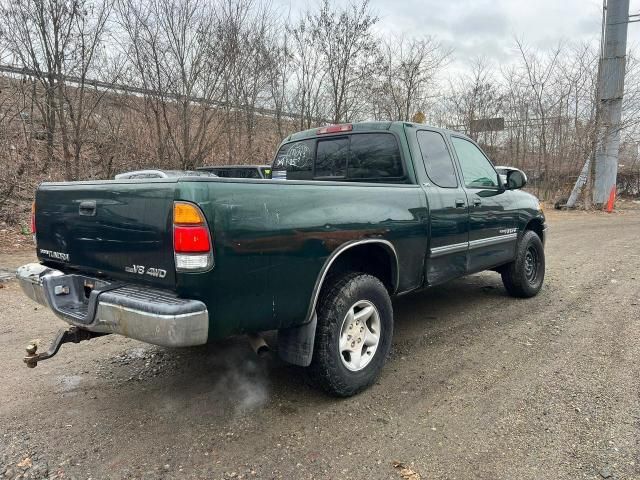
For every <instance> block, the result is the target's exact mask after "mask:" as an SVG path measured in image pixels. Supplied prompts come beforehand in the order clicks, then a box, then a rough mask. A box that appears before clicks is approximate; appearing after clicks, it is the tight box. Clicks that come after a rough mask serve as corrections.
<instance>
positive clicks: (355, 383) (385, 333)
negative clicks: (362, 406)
mask: <svg viewBox="0 0 640 480" xmlns="http://www.w3.org/2000/svg"><path fill="white" fill-rule="evenodd" d="M327 282H331V284H330V286H328V287H327V288H324V289H323V292H322V294H321V296H320V299H319V302H318V309H317V314H318V327H317V332H316V337H315V342H314V344H315V347H314V352H313V360H312V362H311V365H310V367H309V371H310V374H311V376H312V378H313V380H314V381H315V382H316V383H317V384H318V385H319V386H320V387H321V388H323V389H324V390H325V391H327V392H328V393H330V394H332V395H336V396H340V397H348V396H351V395H354V394H356V393H358V392H360V391H361V390H363V389H365V388H366V387H368V386H369V385H371V384H372V383H373V382H374V381H375V380H376V378H377V377H378V375H379V374H380V371H381V370H382V366H383V365H384V363H385V360H386V357H387V355H388V353H389V349H390V347H391V338H392V336H393V309H392V307H391V299H390V298H389V293H388V292H387V289H386V288H385V287H384V285H383V284H382V282H381V281H380V280H378V279H377V278H376V277H373V276H371V275H366V274H362V273H348V274H345V275H342V276H340V277H337V278H333V279H328V280H327Z"/></svg>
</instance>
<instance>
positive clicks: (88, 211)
mask: <svg viewBox="0 0 640 480" xmlns="http://www.w3.org/2000/svg"><path fill="white" fill-rule="evenodd" d="M78 213H79V214H80V215H84V216H87V217H93V216H95V214H96V201H95V200H85V201H84V202H80V207H79V208H78Z"/></svg>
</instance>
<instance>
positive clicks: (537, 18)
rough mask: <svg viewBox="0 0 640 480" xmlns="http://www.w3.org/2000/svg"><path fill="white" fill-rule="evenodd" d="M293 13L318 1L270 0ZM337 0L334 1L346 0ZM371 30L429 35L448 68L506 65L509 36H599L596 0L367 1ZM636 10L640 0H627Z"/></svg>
mask: <svg viewBox="0 0 640 480" xmlns="http://www.w3.org/2000/svg"><path fill="white" fill-rule="evenodd" d="M274 3H275V4H276V5H281V6H282V8H283V10H285V12H286V10H288V9H289V8H290V9H291V13H292V15H293V16H295V15H296V13H298V12H299V11H300V10H303V9H304V8H305V6H306V5H308V4H311V5H316V4H317V3H318V0H274ZM346 3H347V2H346V1H337V2H336V4H338V5H342V4H346ZM371 7H372V9H373V10H374V12H375V13H377V15H378V16H379V18H380V20H379V23H378V25H377V26H376V28H377V30H379V31H381V32H385V33H386V32H389V33H397V34H400V33H405V34H408V35H411V34H416V35H423V34H424V35H433V36H435V37H437V38H438V39H439V40H440V41H441V42H442V43H443V44H444V45H446V46H449V47H452V48H453V49H454V56H453V59H454V61H453V63H452V64H451V71H456V70H458V69H464V66H465V64H467V63H468V60H470V59H473V58H474V57H478V56H485V57H487V58H489V59H491V60H492V61H494V62H499V63H506V62H509V61H510V60H511V59H513V58H514V57H515V56H517V55H518V53H517V51H516V49H515V46H514V38H515V37H516V36H517V37H518V38H520V39H522V40H523V41H524V43H525V44H526V45H529V46H531V47H539V48H551V47H553V46H555V45H556V44H557V43H558V42H559V41H562V40H587V41H593V42H595V43H596V44H597V43H598V42H599V39H600V28H601V21H602V15H601V12H602V0H371ZM630 10H631V13H632V14H633V13H640V0H631V9H630ZM628 45H629V46H630V47H633V48H634V50H636V51H639V53H640V23H631V24H629V43H628Z"/></svg>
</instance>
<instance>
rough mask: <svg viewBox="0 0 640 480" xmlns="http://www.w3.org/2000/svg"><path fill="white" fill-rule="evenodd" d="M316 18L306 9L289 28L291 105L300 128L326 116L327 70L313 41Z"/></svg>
mask: <svg viewBox="0 0 640 480" xmlns="http://www.w3.org/2000/svg"><path fill="white" fill-rule="evenodd" d="M313 21H314V19H313V15H312V13H311V12H306V13H305V14H304V15H303V16H302V17H301V18H300V19H299V20H298V21H297V22H296V23H294V24H293V25H289V26H288V28H287V33H288V36H289V38H290V49H291V61H292V68H293V79H294V80H293V85H292V98H291V105H292V107H293V109H294V111H295V112H296V113H298V115H299V121H298V128H299V129H305V128H311V127H312V126H313V125H314V124H316V121H317V120H318V119H320V118H322V117H323V116H324V115H325V111H324V110H323V109H322V102H321V98H322V86H323V85H324V80H325V77H326V70H325V69H324V68H323V67H322V65H323V64H322V58H321V52H320V50H319V48H318V47H317V46H316V44H315V43H314V41H315V38H316V37H315V34H314V30H313V28H314V27H313Z"/></svg>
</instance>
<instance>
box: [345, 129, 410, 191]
mask: <svg viewBox="0 0 640 480" xmlns="http://www.w3.org/2000/svg"><path fill="white" fill-rule="evenodd" d="M348 177H349V180H352V181H390V179H397V180H398V179H402V178H403V177H404V171H403V169H402V158H401V156H400V149H399V148H398V142H396V138H395V137H394V136H393V135H390V134H388V133H362V134H355V135H351V152H350V156H349V174H348Z"/></svg>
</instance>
